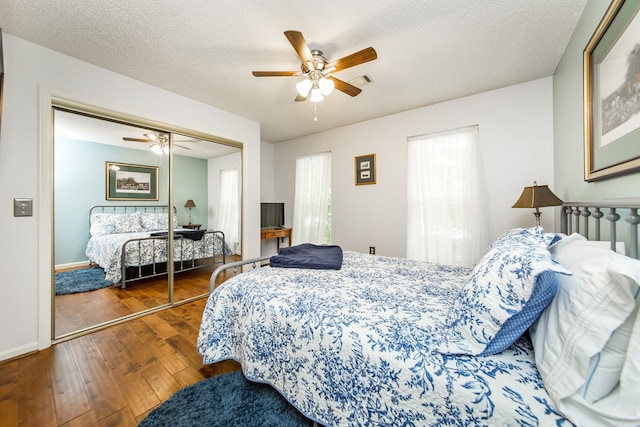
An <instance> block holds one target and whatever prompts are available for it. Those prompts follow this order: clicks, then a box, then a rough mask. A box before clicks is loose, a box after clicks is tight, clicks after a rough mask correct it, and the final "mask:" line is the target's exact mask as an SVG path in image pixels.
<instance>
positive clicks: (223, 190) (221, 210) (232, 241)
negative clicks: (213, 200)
mask: <svg viewBox="0 0 640 427" xmlns="http://www.w3.org/2000/svg"><path fill="white" fill-rule="evenodd" d="M216 222H217V223H216V230H222V231H223V232H224V238H225V241H226V243H227V244H228V245H229V247H230V248H231V250H232V251H233V252H234V253H237V252H238V251H239V248H240V194H239V182H238V170H237V169H230V170H222V171H220V192H219V193H218V216H217V221H216Z"/></svg>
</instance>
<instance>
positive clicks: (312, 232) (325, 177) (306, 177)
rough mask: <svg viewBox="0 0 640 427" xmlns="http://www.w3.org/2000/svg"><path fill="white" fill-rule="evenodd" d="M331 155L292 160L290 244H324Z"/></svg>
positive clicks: (328, 237)
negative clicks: (293, 168) (292, 198)
mask: <svg viewBox="0 0 640 427" xmlns="http://www.w3.org/2000/svg"><path fill="white" fill-rule="evenodd" d="M330 197H331V153H320V154H314V155H311V156H305V157H299V158H297V159H296V182H295V198H294V201H293V230H292V236H291V238H292V241H293V244H299V243H314V244H326V243H330V241H331V227H330V215H329V210H330Z"/></svg>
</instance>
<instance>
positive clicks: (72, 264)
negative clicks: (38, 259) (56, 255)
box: [55, 260, 89, 271]
mask: <svg viewBox="0 0 640 427" xmlns="http://www.w3.org/2000/svg"><path fill="white" fill-rule="evenodd" d="M88 266H89V260H87V261H80V262H70V263H68V264H58V265H56V266H55V269H56V271H57V270H67V269H69V268H78V267H88Z"/></svg>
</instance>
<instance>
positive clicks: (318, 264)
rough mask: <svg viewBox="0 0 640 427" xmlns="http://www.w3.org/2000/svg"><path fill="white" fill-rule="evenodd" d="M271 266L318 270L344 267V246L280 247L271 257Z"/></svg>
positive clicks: (304, 245)
mask: <svg viewBox="0 0 640 427" xmlns="http://www.w3.org/2000/svg"><path fill="white" fill-rule="evenodd" d="M269 263H270V264H271V267H282V268H311V269H317V270H340V268H342V248H341V247H340V246H336V245H314V244H312V243H302V244H300V245H296V246H291V247H286V248H282V249H280V251H279V252H278V255H274V256H272V257H271V259H270V261H269Z"/></svg>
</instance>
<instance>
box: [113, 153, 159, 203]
mask: <svg viewBox="0 0 640 427" xmlns="http://www.w3.org/2000/svg"><path fill="white" fill-rule="evenodd" d="M106 171H107V200H158V167H157V166H144V165H133V164H128V163H116V162H107V167H106Z"/></svg>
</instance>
